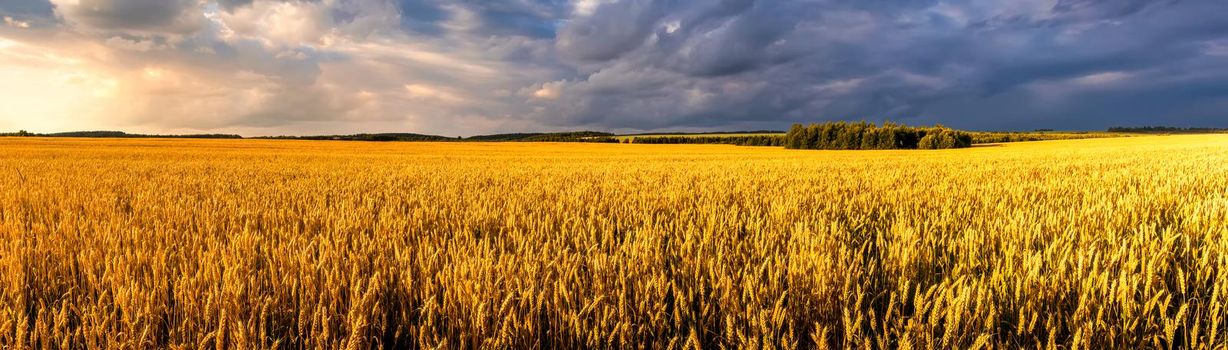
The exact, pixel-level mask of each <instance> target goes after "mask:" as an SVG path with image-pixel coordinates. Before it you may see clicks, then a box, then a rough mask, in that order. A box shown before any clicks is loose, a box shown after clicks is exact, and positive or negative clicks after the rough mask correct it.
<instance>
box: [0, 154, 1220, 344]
mask: <svg viewBox="0 0 1228 350" xmlns="http://www.w3.org/2000/svg"><path fill="white" fill-rule="evenodd" d="M0 184H2V185H3V186H2V187H0V348H12V349H20V348H37V349H41V348H47V349H57V348H62V349H98V348H137V349H140V348H177V349H204V348H216V349H267V348H289V349H297V348H349V349H366V348H446V349H464V348H662V349H673V348H705V349H708V348H827V347H830V348H865V349H884V348H900V349H925V348H943V349H948V348H1045V349H1059V348H1060V349H1067V348H1070V349H1073V348H1197V349H1212V348H1216V349H1218V348H1224V346H1225V345H1228V325H1226V324H1225V323H1226V322H1225V318H1226V316H1228V309H1226V307H1228V135H1184V136H1148V137H1132V138H1114V139H1087V140H1066V141H1045V142H1026V143H1012V144H1002V145H991V146H982V147H974V148H970V149H958V150H942V151H806V150H784V149H779V148H772V147H737V146H726V145H636V144H548V143H547V144H532V143H363V142H327V141H324V142H316V141H254V140H154V139H151V140H118V139H117V140H96V139H40V138H3V139H0Z"/></svg>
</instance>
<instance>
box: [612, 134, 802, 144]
mask: <svg viewBox="0 0 1228 350" xmlns="http://www.w3.org/2000/svg"><path fill="white" fill-rule="evenodd" d="M627 143H647V144H675V143H690V144H723V145H738V146H784V145H785V137H784V135H738V136H640V137H632V138H628V139H627Z"/></svg>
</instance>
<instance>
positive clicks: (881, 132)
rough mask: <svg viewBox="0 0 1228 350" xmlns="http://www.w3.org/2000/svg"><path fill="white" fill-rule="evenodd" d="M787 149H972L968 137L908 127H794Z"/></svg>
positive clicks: (943, 130) (786, 141)
mask: <svg viewBox="0 0 1228 350" xmlns="http://www.w3.org/2000/svg"><path fill="white" fill-rule="evenodd" d="M784 146H785V148H790V149H835V150H852V149H946V148H964V147H971V146H972V134H970V133H968V132H964V131H959V130H952V129H949V128H946V127H943V126H941V125H937V126H934V127H910V126H905V125H901V124H894V123H889V122H888V123H884V124H883V125H882V126H878V125H875V124H874V123H867V122H857V123H848V122H834V123H832V122H828V123H822V124H810V125H808V126H803V125H801V124H794V125H793V127H792V128H790V129H789V132H788V133H787V134H785V137H784Z"/></svg>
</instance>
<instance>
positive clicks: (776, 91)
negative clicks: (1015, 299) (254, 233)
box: [0, 0, 1228, 136]
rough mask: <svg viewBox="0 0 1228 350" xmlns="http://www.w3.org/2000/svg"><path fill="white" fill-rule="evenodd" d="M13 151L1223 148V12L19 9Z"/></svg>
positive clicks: (363, 3) (529, 0)
mask: <svg viewBox="0 0 1228 350" xmlns="http://www.w3.org/2000/svg"><path fill="white" fill-rule="evenodd" d="M0 20H2V22H0V131H15V130H18V129H24V130H29V131H33V132H54V131H71V130H123V131H128V132H144V133H239V134H243V135H248V136H258V135H307V134H342V133H357V132H415V133H426V134H439V135H447V136H469V135H475V134H489V133H500V132H525V131H563V130H601V131H614V132H637V131H663V130H676V131H714V130H754V129H785V128H787V127H788V126H789V125H791V124H793V123H808V122H821V121H829V120H867V121H872V122H881V121H885V120H891V121H895V122H902V123H906V124H910V125H922V124H925V125H929V124H935V123H941V124H944V125H947V126H951V127H957V128H964V129H974V130H1031V129H1036V128H1050V129H1067V130H1074V129H1081V130H1098V129H1104V128H1106V127H1110V126H1139V125H1168V126H1206V127H1228V2H1225V1H1223V0H955V1H926V0H858V1H850V0H765V1H753V0H694V1H692V0H663V1H649V0H571V1H567V0H507V1H489V0H486V1H482V0H461V1H437V0H0Z"/></svg>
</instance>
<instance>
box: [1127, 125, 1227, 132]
mask: <svg viewBox="0 0 1228 350" xmlns="http://www.w3.org/2000/svg"><path fill="white" fill-rule="evenodd" d="M1109 132H1136V133H1210V132H1228V129H1220V128H1179V127H1171V126H1138V127H1124V126H1118V127H1112V128H1109Z"/></svg>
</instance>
